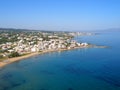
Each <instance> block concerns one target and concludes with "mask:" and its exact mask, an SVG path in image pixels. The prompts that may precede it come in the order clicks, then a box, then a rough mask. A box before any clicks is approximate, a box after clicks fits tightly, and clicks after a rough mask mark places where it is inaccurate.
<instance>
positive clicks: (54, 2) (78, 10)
mask: <svg viewBox="0 0 120 90" xmlns="http://www.w3.org/2000/svg"><path fill="white" fill-rule="evenodd" d="M0 4H1V5H0V27H3V28H25V29H40V30H70V31H71V30H100V29H108V28H120V0H1V2H0Z"/></svg>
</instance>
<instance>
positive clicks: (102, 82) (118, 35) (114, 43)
mask: <svg viewBox="0 0 120 90" xmlns="http://www.w3.org/2000/svg"><path fill="white" fill-rule="evenodd" d="M75 39H76V40H77V41H79V42H81V41H82V42H89V43H93V44H97V45H106V46H109V47H108V48H88V49H87V48H86V49H76V50H70V51H63V52H52V53H47V54H42V55H38V56H34V57H30V58H27V59H24V60H21V61H17V62H14V63H12V64H9V65H7V66H5V67H4V68H1V69H0V90H120V32H103V33H100V34H98V35H93V36H82V37H75Z"/></svg>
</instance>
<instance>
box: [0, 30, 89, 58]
mask: <svg viewBox="0 0 120 90" xmlns="http://www.w3.org/2000/svg"><path fill="white" fill-rule="evenodd" d="M74 35H75V33H71V32H70V33H68V32H67V33H66V32H40V31H9V30H8V31H4V30H3V31H0V58H6V57H7V58H11V57H17V56H21V55H26V54H29V53H35V52H43V51H51V50H58V51H59V50H61V49H68V50H69V49H73V48H76V47H86V46H88V43H83V42H77V41H75V40H73V37H74Z"/></svg>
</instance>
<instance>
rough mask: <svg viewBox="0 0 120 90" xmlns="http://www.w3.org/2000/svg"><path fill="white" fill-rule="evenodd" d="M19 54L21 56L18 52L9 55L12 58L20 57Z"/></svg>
mask: <svg viewBox="0 0 120 90" xmlns="http://www.w3.org/2000/svg"><path fill="white" fill-rule="evenodd" d="M18 56H20V54H19V53H18V52H12V53H11V54H10V55H9V56H8V57H9V58H12V57H18Z"/></svg>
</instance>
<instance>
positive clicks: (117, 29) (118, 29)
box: [105, 28, 120, 32]
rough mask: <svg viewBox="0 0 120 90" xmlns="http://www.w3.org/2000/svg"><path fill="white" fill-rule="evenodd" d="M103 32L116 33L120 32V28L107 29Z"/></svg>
mask: <svg viewBox="0 0 120 90" xmlns="http://www.w3.org/2000/svg"><path fill="white" fill-rule="evenodd" d="M105 31H115V32H116V31H117V32H118V31H120V28H111V29H107V30H105Z"/></svg>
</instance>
